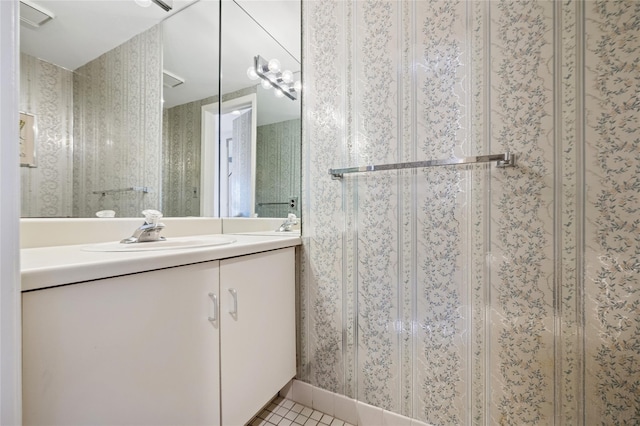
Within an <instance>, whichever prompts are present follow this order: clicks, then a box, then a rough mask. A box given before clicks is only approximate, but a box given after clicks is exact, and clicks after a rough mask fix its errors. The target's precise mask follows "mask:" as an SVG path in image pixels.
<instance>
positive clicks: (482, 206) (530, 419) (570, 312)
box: [298, 0, 640, 425]
mask: <svg viewBox="0 0 640 426" xmlns="http://www.w3.org/2000/svg"><path fill="white" fill-rule="evenodd" d="M638 16H640V3H638V2H635V1H591V2H580V1H575V0H567V1H562V2H559V1H547V0H540V1H534V0H527V1H515V0H501V1H486V2H485V1H467V0H451V1H443V0H424V1H414V0H403V1H391V0H363V1H337V0H322V1H315V2H305V3H304V4H303V28H304V36H303V40H304V57H305V62H304V76H305V95H304V99H303V101H304V107H303V112H304V120H305V121H304V126H303V151H302V157H303V188H302V193H303V209H304V211H303V218H304V224H303V249H302V268H301V283H300V292H299V311H298V316H299V329H298V334H299V339H298V345H299V348H298V349H299V365H298V378H299V379H302V380H305V381H307V382H309V383H311V384H313V385H315V386H319V387H321V388H323V389H327V390H330V391H333V392H337V393H340V394H344V395H347V396H349V397H352V398H356V399H357V400H359V401H362V402H365V403H368V404H372V405H375V406H378V407H381V408H384V409H386V410H391V411H394V412H397V413H399V414H402V415H406V416H409V417H412V418H415V419H418V420H420V421H423V422H427V423H430V424H436V425H448V424H456V425H458V424H505V425H513V424H518V425H524V424H552V423H553V424H571V425H574V424H575V425H579V424H607V425H609V424H634V423H637V422H638V420H639V419H640V411H639V410H640V397H639V396H638V395H640V393H639V392H638V389H639V387H640V379H639V377H640V371H639V370H638V366H639V365H640V349H639V347H640V346H639V345H638V341H639V339H640V322H639V318H640V316H639V315H638V306H640V274H639V273H638V272H639V268H640V266H639V265H640V263H638V260H637V258H638V253H640V239H639V238H638V237H637V235H640V233H639V232H638V229H637V227H638V226H639V225H640V222H639V221H638V219H637V217H636V216H637V212H638V207H639V206H638V199H640V197H639V191H640V189H639V188H640V186H639V185H638V184H637V180H638V178H637V176H638V175H640V173H639V172H640V166H639V164H640V145H639V144H638V140H637V139H638V138H637V136H635V133H636V132H635V131H636V127H637V126H636V121H637V118H638V116H639V114H640V103H639V102H638V101H637V93H640V90H639V89H640V87H638V84H640V83H638V78H637V75H638V64H639V62H638V61H637V60H636V58H637V57H638V52H640V25H638V22H637V17H638ZM507 150H510V151H512V152H514V153H515V154H516V155H517V165H516V167H513V168H506V169H500V168H496V167H495V165H474V166H463V167H441V168H429V169H414V170H402V171H391V172H375V173H362V174H353V175H345V176H344V177H343V178H342V179H341V180H333V179H332V178H331V176H330V175H329V174H328V173H327V171H328V169H330V168H337V167H346V166H356V165H366V164H382V163H394V162H401V161H417V160H427V159H443V158H449V157H452V156H471V155H476V154H489V153H502V152H505V151H507Z"/></svg>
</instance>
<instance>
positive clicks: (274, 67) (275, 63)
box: [269, 59, 280, 72]
mask: <svg viewBox="0 0 640 426" xmlns="http://www.w3.org/2000/svg"><path fill="white" fill-rule="evenodd" d="M269 71H271V72H278V71H280V61H279V60H277V59H272V60H270V61H269Z"/></svg>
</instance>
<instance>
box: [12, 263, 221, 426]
mask: <svg viewBox="0 0 640 426" xmlns="http://www.w3.org/2000/svg"><path fill="white" fill-rule="evenodd" d="M218 279H219V262H207V263H202V264H197V265H190V266H184V267H179V268H171V269H164V270H159V271H152V272H146V273H141V274H135V275H129V276H123V277H117V278H110V279H105V280H98V281H92V282H88V283H81V284H74V285H68V286H64V287H56V288H51V289H46V290H39V291H33V292H29V293H25V294H23V344H24V346H23V396H24V399H23V402H24V406H23V412H24V424H27V425H28V424H64V425H78V424H82V425H88V424H91V425H118V424H145V425H163V424H171V425H187V424H190V425H217V424H219V423H220V410H219V400H220V399H219V398H220V392H219V329H218V323H217V322H212V321H209V317H210V316H213V312H214V307H213V298H212V297H210V295H209V294H210V293H211V294H214V295H216V296H217V291H218ZM218 322H219V321H218Z"/></svg>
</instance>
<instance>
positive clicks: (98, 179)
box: [73, 25, 162, 217]
mask: <svg viewBox="0 0 640 426" xmlns="http://www.w3.org/2000/svg"><path fill="white" fill-rule="evenodd" d="M161 54H162V44H161V32H160V28H159V26H158V25H156V26H154V27H152V28H151V29H149V30H147V31H145V32H144V33H142V34H139V35H137V36H136V37H134V38H132V39H131V40H129V41H127V42H125V43H123V44H122V45H120V46H118V47H116V48H115V49H113V50H111V51H109V52H107V53H105V54H103V55H102V56H100V57H98V58H96V59H94V60H93V61H91V62H89V63H88V64H85V65H83V66H82V67H79V68H78V69H77V70H75V72H74V88H73V108H74V135H73V137H74V160H73V164H74V170H73V188H74V199H73V215H74V216H77V217H92V216H94V214H95V212H96V211H98V210H104V209H110V210H114V211H115V212H116V215H117V216H118V217H120V216H125V217H138V216H140V212H141V211H142V210H144V209H147V208H154V209H160V208H161V205H160V203H161V199H160V198H161V197H160V192H161V166H162V164H161V161H162V144H161V140H162V139H161V137H162V125H161V117H162V106H161V102H160V100H161V99H162V96H161V94H162V92H161V90H162V71H161V70H162V67H161V62H160V61H161V59H162V55H161ZM132 187H147V188H149V192H147V193H144V192H142V191H122V192H117V193H107V194H106V195H102V194H95V193H94V191H102V190H113V189H125V188H132Z"/></svg>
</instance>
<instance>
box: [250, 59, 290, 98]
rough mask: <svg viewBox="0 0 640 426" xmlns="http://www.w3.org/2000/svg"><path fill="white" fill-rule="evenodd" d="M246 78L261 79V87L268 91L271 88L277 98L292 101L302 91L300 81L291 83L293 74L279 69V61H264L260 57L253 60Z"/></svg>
mask: <svg viewBox="0 0 640 426" xmlns="http://www.w3.org/2000/svg"><path fill="white" fill-rule="evenodd" d="M247 76H248V77H249V78H250V79H251V80H257V79H258V78H261V79H262V81H261V82H260V83H261V85H262V87H264V88H265V89H268V88H270V87H273V88H274V89H275V95H276V96H277V97H279V98H280V97H283V96H286V97H288V98H289V99H291V100H292V101H295V100H296V99H297V97H298V93H299V92H300V91H301V90H302V83H300V81H296V82H294V81H293V73H292V72H291V71H289V70H281V69H280V61H278V60H277V59H272V60H270V61H267V60H265V59H264V58H263V57H261V56H260V55H256V56H255V57H254V58H253V66H252V67H249V69H248V70H247Z"/></svg>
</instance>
